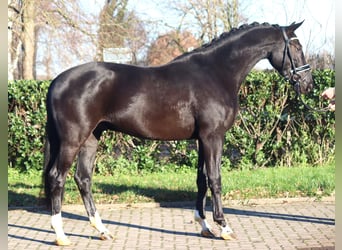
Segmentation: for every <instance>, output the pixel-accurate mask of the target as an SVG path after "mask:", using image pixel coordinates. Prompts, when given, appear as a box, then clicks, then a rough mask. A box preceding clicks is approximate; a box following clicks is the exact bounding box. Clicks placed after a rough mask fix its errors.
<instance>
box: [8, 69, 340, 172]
mask: <svg viewBox="0 0 342 250" xmlns="http://www.w3.org/2000/svg"><path fill="white" fill-rule="evenodd" d="M313 76H314V80H315V88H314V91H312V92H311V93H310V94H308V95H306V96H305V100H306V102H307V103H308V104H309V105H311V106H313V107H323V106H326V105H327V102H326V101H323V100H322V99H321V98H320V97H319V95H320V93H321V92H322V91H323V90H324V89H325V88H327V87H329V86H335V72H334V71H331V70H324V71H314V72H313ZM49 84H50V82H49V81H10V82H9V83H8V165H9V167H13V168H17V169H20V170H22V171H28V170H30V169H37V170H40V169H41V168H42V165H43V163H42V162H43V143H44V138H45V122H46V110H45V98H46V92H47V88H48V86H49ZM334 151H335V114H334V112H326V113H315V112H310V111H308V110H306V109H305V108H304V107H303V105H302V104H301V103H300V102H299V101H298V99H297V98H295V93H294V91H293V90H292V87H291V86H290V84H288V83H286V82H284V80H283V79H282V77H280V76H279V74H277V73H275V72H252V73H250V74H249V75H248V77H247V79H246V81H245V83H244V84H243V85H242V86H241V91H240V112H239V115H238V117H237V120H236V122H235V125H234V126H233V127H232V129H231V130H229V131H228V132H227V133H226V143H225V147H224V154H223V165H222V166H223V168H228V169H231V168H255V167H263V166H267V167H268V166H277V165H285V166H292V165H298V164H310V165H317V164H325V163H327V162H330V161H332V160H333V159H334ZM196 164H197V152H196V142H195V141H171V142H158V141H148V140H140V139H137V138H133V137H130V136H127V135H122V134H120V133H113V132H106V133H104V136H102V138H101V142H100V147H99V150H98V157H97V161H96V171H97V172H100V173H102V174H112V173H113V172H115V171H121V172H122V171H124V172H128V173H131V172H137V171H138V172H143V171H163V170H165V169H167V168H170V167H172V168H174V169H182V170H183V169H184V168H194V167H196Z"/></svg>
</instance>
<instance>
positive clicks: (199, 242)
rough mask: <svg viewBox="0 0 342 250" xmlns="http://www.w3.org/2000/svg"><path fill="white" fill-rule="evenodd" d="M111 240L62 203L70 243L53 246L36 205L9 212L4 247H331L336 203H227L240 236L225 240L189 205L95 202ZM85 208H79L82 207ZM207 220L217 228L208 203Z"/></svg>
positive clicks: (43, 214)
mask: <svg viewBox="0 0 342 250" xmlns="http://www.w3.org/2000/svg"><path fill="white" fill-rule="evenodd" d="M97 207H98V210H99V213H100V215H101V217H102V219H103V222H104V224H105V225H106V226H107V227H108V229H109V230H110V231H112V232H113V234H114V235H115V238H116V239H115V240H114V241H101V240H100V239H99V235H98V233H97V232H96V231H95V230H94V229H93V228H92V227H91V226H90V224H89V221H88V218H87V216H86V213H85V211H84V209H80V208H79V207H77V208H75V206H63V222H64V229H65V233H66V234H67V235H68V236H69V237H70V240H71V241H72V243H73V245H72V246H69V247H57V246H55V245H54V240H55V235H54V232H53V230H52V229H51V228H50V215H49V213H47V212H46V211H43V210H40V209H39V208H28V209H21V210H20V209H15V210H9V211H8V249H9V250H10V249H13V250H14V249H15V250H16V249H26V250H28V249H44V250H45V249H53V250H56V249H116V250H117V249H125V250H127V249H143V250H147V249H168V250H171V249H172V250H173V249H241V250H249V249H253V250H254V249H272V250H273V249H286V250H289V249H299V250H309V249H311V250H319V249H324V250H331V249H334V246H335V203H334V202H333V201H330V202H323V201H320V202H312V201H310V202H295V203H285V204H263V205H256V206H255V205H253V206H242V205H231V206H229V207H225V208H224V211H225V216H226V218H227V221H228V223H229V225H230V226H231V227H232V228H233V230H234V231H235V232H236V233H237V236H238V239H237V240H233V241H224V240H221V239H220V238H215V239H208V238H203V237H201V236H200V234H199V233H200V230H201V227H200V226H199V225H198V224H197V223H196V222H194V218H193V208H192V207H189V206H188V205H182V203H180V204H179V206H178V207H176V206H174V205H172V206H169V207H168V206H164V205H163V206H162V207H161V206H158V205H154V206H152V205H146V206H144V205H141V206H136V207H124V206H122V205H121V206H114V205H113V207H111V206H109V205H98V206H97ZM82 208H83V207H82ZM207 219H208V222H209V223H210V224H211V225H212V226H213V227H214V229H215V230H216V231H217V232H218V228H216V226H215V224H214V223H213V220H212V213H211V211H210V208H208V212H207Z"/></svg>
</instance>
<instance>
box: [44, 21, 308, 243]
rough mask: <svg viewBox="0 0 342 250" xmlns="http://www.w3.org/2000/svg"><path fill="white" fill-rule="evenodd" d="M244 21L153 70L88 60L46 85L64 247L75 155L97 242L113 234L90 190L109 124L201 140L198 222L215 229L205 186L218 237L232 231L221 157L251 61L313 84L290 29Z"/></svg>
mask: <svg viewBox="0 0 342 250" xmlns="http://www.w3.org/2000/svg"><path fill="white" fill-rule="evenodd" d="M301 24H302V23H297V24H295V23H293V24H291V25H290V26H286V27H281V26H278V25H270V24H267V23H264V24H258V23H253V24H250V25H243V26H241V27H239V28H238V29H233V30H231V31H230V32H228V33H223V34H222V35H221V36H220V37H219V38H217V39H214V40H213V41H212V42H210V43H209V44H206V45H204V46H202V47H200V48H198V49H195V50H194V51H192V52H189V53H185V54H183V55H181V56H179V57H178V58H176V59H174V60H173V61H171V62H169V63H168V64H166V65H163V66H160V67H138V66H132V65H123V64H115V63H104V62H91V63H87V64H83V65H80V66H77V67H74V68H71V69H69V70H67V71H65V72H63V73H61V74H60V75H59V76H57V77H56V78H55V79H54V80H53V81H52V83H51V86H50V88H49V91H48V94H47V103H46V104H47V141H46V146H45V163H44V164H45V166H44V173H43V178H44V182H45V195H46V197H47V201H48V203H49V204H50V205H51V211H52V218H51V224H52V227H53V228H54V230H55V232H56V236H57V240H56V243H57V244H58V245H68V244H70V241H69V240H68V238H67V237H66V235H65V234H64V230H63V226H62V217H61V206H62V199H63V198H62V197H63V192H64V184H65V180H66V176H67V173H68V171H69V169H70V167H71V165H72V162H73V161H74V159H75V157H76V155H78V160H77V169H76V173H75V181H76V183H77V185H78V188H79V191H80V193H81V196H82V199H83V202H84V205H85V208H86V211H87V213H88V216H89V219H90V222H91V224H92V225H93V226H94V227H95V228H96V229H97V230H98V231H99V232H100V233H101V238H102V239H108V238H112V237H113V236H112V235H111V233H110V232H109V231H108V230H107V228H106V227H105V226H104V225H103V224H102V221H101V218H100V216H99V214H98V212H97V211H96V208H95V204H94V201H93V197H92V193H91V184H92V173H93V168H94V160H95V153H96V149H97V144H98V140H99V137H100V136H101V133H102V132H103V131H104V130H107V129H110V130H114V131H119V132H122V133H126V134H129V135H132V136H136V137H139V138H148V139H153V140H186V139H197V140H198V145H199V148H198V172H197V187H198V194H197V201H196V210H195V219H196V221H198V222H199V223H200V224H201V226H202V229H203V230H202V232H201V234H202V235H203V236H208V237H212V236H214V235H213V233H212V230H211V227H210V225H209V224H208V223H207V221H206V220H205V211H204V208H205V197H206V193H207V189H208V187H209V188H210V191H211V193H212V200H213V218H214V221H215V222H216V223H217V224H218V225H219V226H220V227H221V237H222V238H223V239H230V238H233V237H234V234H233V231H232V229H231V228H230V227H229V226H228V225H227V223H226V221H225V218H224V214H223V209H222V202H221V175H220V163H221V155H222V146H223V143H224V134H225V132H226V131H227V130H228V129H229V128H230V127H231V126H232V125H233V122H234V119H235V116H236V113H237V111H238V92H239V88H240V85H241V83H242V82H243V80H244V79H245V77H246V75H247V74H248V73H249V71H250V70H251V69H252V67H253V66H254V65H255V64H256V63H257V62H258V61H260V60H261V59H264V58H267V59H268V60H269V62H270V63H271V65H272V66H273V67H274V68H275V69H276V70H277V71H278V72H279V73H280V74H281V75H282V76H284V77H285V78H287V79H288V80H289V81H290V83H292V84H293V85H294V88H295V90H296V91H297V92H298V93H306V92H308V91H310V90H311V89H312V88H313V80H312V76H311V73H310V66H309V65H308V64H306V62H305V58H304V55H303V51H302V46H301V45H300V43H299V41H298V38H297V37H296V36H295V33H294V31H295V30H296V29H297V28H298V27H299V26H300V25H301Z"/></svg>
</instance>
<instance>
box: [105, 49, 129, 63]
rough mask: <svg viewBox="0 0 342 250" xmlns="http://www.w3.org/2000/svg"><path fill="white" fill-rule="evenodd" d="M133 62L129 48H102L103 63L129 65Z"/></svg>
mask: <svg viewBox="0 0 342 250" xmlns="http://www.w3.org/2000/svg"><path fill="white" fill-rule="evenodd" d="M132 60H133V55H132V51H131V49H130V48H104V49H103V61H105V62H114V63H130V62H132Z"/></svg>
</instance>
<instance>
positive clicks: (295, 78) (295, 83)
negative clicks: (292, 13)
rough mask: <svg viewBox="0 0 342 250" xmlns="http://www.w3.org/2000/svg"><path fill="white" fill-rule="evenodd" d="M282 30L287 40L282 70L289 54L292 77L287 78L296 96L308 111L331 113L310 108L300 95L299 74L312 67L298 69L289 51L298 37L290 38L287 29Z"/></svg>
mask: <svg viewBox="0 0 342 250" xmlns="http://www.w3.org/2000/svg"><path fill="white" fill-rule="evenodd" d="M281 30H282V32H283V36H284V39H285V49H284V57H283V66H282V68H284V65H285V59H286V54H287V55H288V57H289V59H290V63H291V71H290V73H291V76H290V79H288V78H287V80H289V81H290V82H291V83H292V84H293V87H294V89H295V91H296V96H297V97H298V99H299V100H300V101H301V102H302V104H303V105H304V107H305V108H307V109H308V110H311V111H315V112H319V113H322V112H327V111H329V107H325V108H322V109H316V108H313V107H311V106H309V105H308V104H307V103H305V102H304V100H303V98H302V95H301V93H300V83H299V79H300V78H301V76H300V75H299V73H302V72H306V71H310V70H311V67H310V64H305V65H303V66H299V67H296V65H295V63H294V61H293V58H292V55H291V51H290V49H289V44H290V41H292V40H298V37H291V38H288V36H287V34H286V32H285V28H282V29H281Z"/></svg>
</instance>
